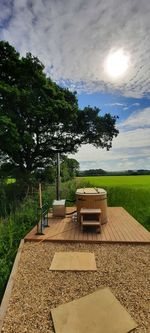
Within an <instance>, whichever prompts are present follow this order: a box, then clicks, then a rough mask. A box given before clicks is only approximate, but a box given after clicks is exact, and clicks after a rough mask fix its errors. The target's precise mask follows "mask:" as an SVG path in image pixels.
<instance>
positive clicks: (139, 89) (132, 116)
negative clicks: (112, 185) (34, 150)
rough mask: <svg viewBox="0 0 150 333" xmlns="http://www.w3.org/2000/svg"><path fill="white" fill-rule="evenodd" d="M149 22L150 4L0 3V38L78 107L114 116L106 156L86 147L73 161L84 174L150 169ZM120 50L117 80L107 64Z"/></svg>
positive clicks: (95, 0)
mask: <svg viewBox="0 0 150 333" xmlns="http://www.w3.org/2000/svg"><path fill="white" fill-rule="evenodd" d="M149 17H150V2H149V1H148V0H142V1H141V0H127V1H122V0H92V1H91V0H76V1H74V0H57V1H56V0H51V1H49V0H36V1H33V0H0V28H1V29H0V38H1V39H2V40H7V41H9V43H10V44H12V45H14V46H15V48H16V49H17V50H18V51H19V52H20V54H21V55H25V54H26V52H31V53H32V54H33V55H35V56H38V58H39V59H40V60H41V61H42V62H43V63H44V65H45V70H46V72H47V74H48V75H50V76H51V77H52V79H53V80H54V81H56V82H57V83H59V84H61V85H63V86H67V87H68V88H69V89H71V90H76V91H77V93H78V101H79V106H80V107H81V108H83V107H84V106H87V105H91V106H98V107H99V108H100V109H101V110H102V111H101V114H103V113H105V112H110V113H111V114H112V115H114V114H115V115H118V116H119V119H118V120H117V127H118V129H119V135H118V137H117V138H115V139H114V140H113V148H112V149H111V150H110V151H109V152H107V151H105V150H102V149H95V148H93V147H92V146H89V145H86V146H83V147H81V148H80V149H79V151H78V153H77V154H76V155H73V157H74V158H76V159H77V160H78V161H79V162H80V166H81V169H88V168H103V169H105V170H126V169H150V61H149V55H150V38H149V36H150V19H149ZM118 50H122V52H123V53H124V54H125V55H127V56H128V68H127V70H126V72H125V73H124V74H122V75H121V76H120V77H118V78H116V77H112V76H111V75H109V73H108V72H107V71H106V59H107V57H108V55H109V54H113V53H114V52H116V51H118ZM118 65H119V63H118V64H117V65H116V67H117V68H118ZM117 68H116V70H117ZM114 70H115V68H114ZM71 157H72V155H71Z"/></svg>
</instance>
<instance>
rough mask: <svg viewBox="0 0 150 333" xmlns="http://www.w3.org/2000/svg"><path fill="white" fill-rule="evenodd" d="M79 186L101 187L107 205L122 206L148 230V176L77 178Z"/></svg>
mask: <svg viewBox="0 0 150 333" xmlns="http://www.w3.org/2000/svg"><path fill="white" fill-rule="evenodd" d="M77 186H78V187H79V186H80V187H102V188H104V189H105V190H106V191H107V197H108V206H111V207H119V206H121V207H124V208H125V209H126V210H127V211H128V212H129V214H131V215H132V216H134V218H135V219H136V220H137V221H138V222H140V223H141V224H143V226H144V227H145V228H146V229H148V230H150V176H95V177H94V176H93V177H83V178H82V177H81V178H77Z"/></svg>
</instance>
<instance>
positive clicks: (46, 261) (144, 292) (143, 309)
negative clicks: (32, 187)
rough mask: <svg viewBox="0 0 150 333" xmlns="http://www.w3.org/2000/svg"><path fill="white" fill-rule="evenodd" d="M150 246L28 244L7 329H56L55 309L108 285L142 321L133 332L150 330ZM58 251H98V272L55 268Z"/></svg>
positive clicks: (16, 332) (32, 332)
mask: <svg viewBox="0 0 150 333" xmlns="http://www.w3.org/2000/svg"><path fill="white" fill-rule="evenodd" d="M149 249H150V247H149V246H148V245H114V244H113V245H108V244H106V245H99V244H83V243H82V244H81V243H76V244H75V243H74V244H69V243H67V244H60V243H50V242H46V243H39V244H38V243H25V244H24V247H23V252H22V255H21V260H20V264H19V269H18V273H17V277H16V280H15V284H14V288H13V292H12V296H11V299H10V305H9V308H8V311H7V315H6V318H5V322H4V326H3V329H2V331H3V332H4V333H24V332H28V333H50V332H51V333H53V332H54V329H53V324H52V320H51V316H50V309H51V308H54V307H56V306H58V305H60V304H63V303H66V302H69V301H72V300H74V299H77V298H80V297H81V296H85V295H87V294H89V293H92V292H93V291H95V290H97V288H100V287H102V286H103V287H104V286H109V287H110V288H111V291H112V292H113V294H114V295H115V296H116V297H117V298H118V300H119V301H120V302H121V304H122V305H124V306H125V308H126V309H127V310H128V312H129V313H130V315H131V316H132V317H133V319H135V321H136V322H137V323H138V325H139V326H138V328H137V329H135V330H134V332H135V333H148V332H150V330H149V329H148V327H149V326H150V322H149V323H148V303H149V300H150V297H149V296H148V287H149V282H150V281H149V278H150V274H149V273H150V272H149V270H148V264H149ZM57 251H87V252H89V251H90V252H94V253H95V258H96V263H97V268H98V270H97V272H50V271H49V267H50V264H51V261H52V258H53V255H54V253H55V252H57ZM91 333H92V332H91Z"/></svg>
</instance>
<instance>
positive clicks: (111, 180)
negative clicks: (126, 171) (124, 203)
mask: <svg viewBox="0 0 150 333" xmlns="http://www.w3.org/2000/svg"><path fill="white" fill-rule="evenodd" d="M78 180H80V181H81V183H82V182H83V183H84V182H88V183H89V184H90V183H91V185H92V186H97V187H103V186H115V187H116V186H121V187H122V186H126V187H129V186H134V188H137V187H143V188H149V189H150V175H148V176H93V177H83V178H78Z"/></svg>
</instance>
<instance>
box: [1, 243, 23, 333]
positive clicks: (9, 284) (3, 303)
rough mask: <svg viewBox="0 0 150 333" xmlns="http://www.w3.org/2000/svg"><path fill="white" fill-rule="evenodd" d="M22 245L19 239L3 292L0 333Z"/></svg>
mask: <svg viewBox="0 0 150 333" xmlns="http://www.w3.org/2000/svg"><path fill="white" fill-rule="evenodd" d="M23 245H24V239H21V241H20V244H19V248H18V251H17V254H16V258H15V261H14V264H13V267H12V270H11V274H10V277H9V280H8V282H7V286H6V289H5V292H4V296H3V298H2V302H1V306H0V333H1V332H2V327H3V323H4V319H5V315H6V311H7V308H8V304H9V300H10V296H11V292H12V288H13V285H14V281H15V276H16V274H17V269H18V265H19V261H20V257H21V252H22V249H23Z"/></svg>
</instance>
